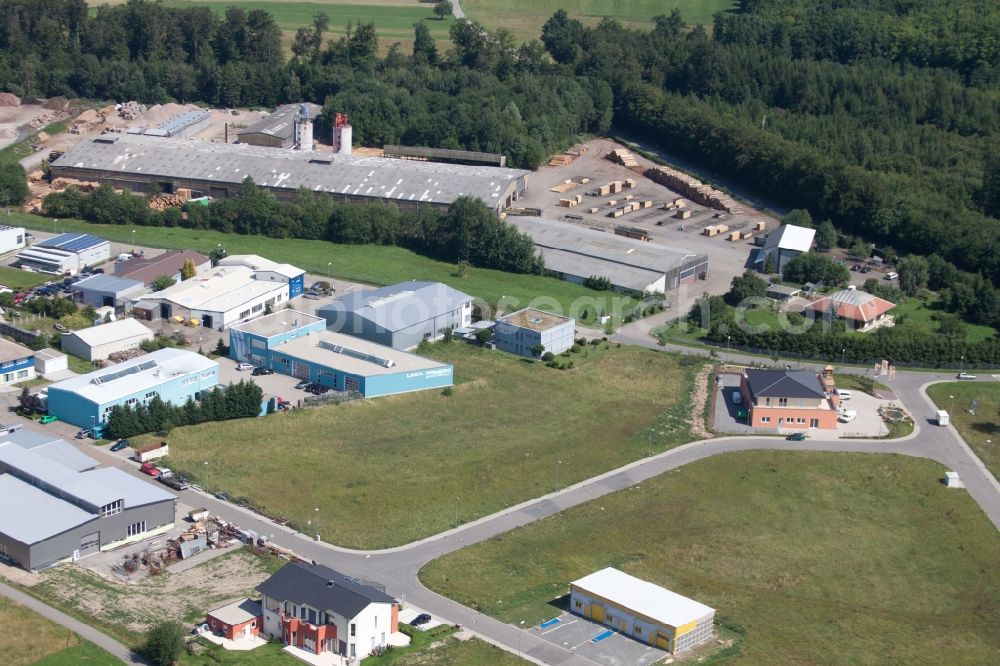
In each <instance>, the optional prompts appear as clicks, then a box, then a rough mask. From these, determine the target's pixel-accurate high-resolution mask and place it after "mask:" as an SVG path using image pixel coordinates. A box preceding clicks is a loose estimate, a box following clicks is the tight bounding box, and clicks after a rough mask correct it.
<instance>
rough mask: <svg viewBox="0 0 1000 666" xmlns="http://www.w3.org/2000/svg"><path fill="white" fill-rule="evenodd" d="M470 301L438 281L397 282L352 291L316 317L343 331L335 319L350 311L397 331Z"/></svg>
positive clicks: (470, 298)
mask: <svg viewBox="0 0 1000 666" xmlns="http://www.w3.org/2000/svg"><path fill="white" fill-rule="evenodd" d="M471 301H472V297H471V296H469V295H468V294H463V293H462V292H460V291H458V290H457V289H452V288H451V287H449V286H448V285H446V284H443V283H441V282H400V283H399V284H394V285H390V286H388V287H380V288H379V289H369V290H367V291H353V292H351V293H349V294H346V295H344V296H343V297H341V298H338V299H336V300H334V301H333V302H331V303H330V304H329V305H325V306H323V307H321V308H320V309H319V310H317V311H316V314H318V315H319V316H321V317H323V318H324V319H327V321H329V322H330V327H331V330H334V331H339V330H343V326H344V325H345V324H346V322H344V321H340V319H341V317H339V316H338V315H339V313H342V312H353V313H354V314H355V315H356V316H358V317H362V318H364V319H367V320H368V321H370V322H372V323H373V324H374V325H375V326H378V327H379V328H383V329H385V330H387V331H400V330H403V329H406V328H409V327H411V326H413V325H415V324H419V323H420V322H423V321H427V320H428V319H433V318H434V317H440V316H441V315H444V314H447V313H449V312H453V311H455V310H457V309H458V308H460V307H462V306H463V305H464V304H466V303H469V302H471ZM345 332H347V333H350V332H351V331H345Z"/></svg>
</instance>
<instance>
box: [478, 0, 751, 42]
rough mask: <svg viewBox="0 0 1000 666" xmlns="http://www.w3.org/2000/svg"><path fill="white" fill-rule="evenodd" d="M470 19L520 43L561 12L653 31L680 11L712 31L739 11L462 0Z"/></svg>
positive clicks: (643, 1)
mask: <svg viewBox="0 0 1000 666" xmlns="http://www.w3.org/2000/svg"><path fill="white" fill-rule="evenodd" d="M460 4H461V5H462V9H463V10H464V11H465V14H466V16H468V17H469V18H470V19H472V20H475V21H479V22H480V23H482V24H483V25H484V26H486V27H487V28H489V29H490V30H495V29H497V28H505V29H507V30H509V31H510V32H511V33H513V35H514V37H515V38H517V40H518V41H528V40H529V39H537V38H540V37H541V34H542V25H544V24H545V22H546V21H547V20H549V18H550V17H551V16H552V15H553V14H555V13H556V11H557V10H559V9H565V10H566V13H567V14H569V15H570V17H572V18H575V19H578V20H580V21H581V22H583V23H584V24H585V25H590V26H594V25H597V24H598V23H600V22H601V20H602V19H604V18H612V19H614V20H616V21H618V22H619V23H621V24H622V25H623V26H625V27H626V28H636V29H640V30H651V29H652V28H653V21H652V19H653V17H654V16H661V15H669V14H670V12H672V11H673V10H674V9H679V10H680V12H681V16H683V17H684V20H685V21H686V22H687V23H688V24H689V25H694V24H701V25H706V26H709V28H711V24H712V16H713V15H714V14H716V13H717V12H722V11H728V10H735V8H736V7H737V6H738V3H737V2H736V1H735V0H461V3H460Z"/></svg>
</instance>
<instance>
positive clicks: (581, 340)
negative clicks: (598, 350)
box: [576, 338, 587, 347]
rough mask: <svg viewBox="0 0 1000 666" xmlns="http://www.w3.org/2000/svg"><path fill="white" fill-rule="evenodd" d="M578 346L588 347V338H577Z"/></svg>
mask: <svg viewBox="0 0 1000 666" xmlns="http://www.w3.org/2000/svg"><path fill="white" fill-rule="evenodd" d="M576 344H578V345H580V346H581V347H583V346H586V344H587V338H577V339H576Z"/></svg>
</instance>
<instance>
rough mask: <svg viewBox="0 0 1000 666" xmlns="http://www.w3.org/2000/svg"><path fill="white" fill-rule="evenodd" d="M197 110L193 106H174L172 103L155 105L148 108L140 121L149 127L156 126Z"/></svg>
mask: <svg viewBox="0 0 1000 666" xmlns="http://www.w3.org/2000/svg"><path fill="white" fill-rule="evenodd" d="M197 108H198V107H197V106H195V105H194V104H174V103H173V102H171V103H169V104H157V105H156V106H151V107H149V109H148V110H147V111H146V113H144V114H143V115H142V119H143V120H145V121H146V122H148V123H150V124H151V125H158V124H160V123H162V122H166V121H168V120H170V119H171V118H173V117H174V116H176V115H178V114H180V113H184V112H185V111H190V110H191V109H197Z"/></svg>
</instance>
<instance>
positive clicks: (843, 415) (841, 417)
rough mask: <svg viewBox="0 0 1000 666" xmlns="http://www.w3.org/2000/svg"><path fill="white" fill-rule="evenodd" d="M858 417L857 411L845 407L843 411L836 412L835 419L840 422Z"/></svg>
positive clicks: (846, 421)
mask: <svg viewBox="0 0 1000 666" xmlns="http://www.w3.org/2000/svg"><path fill="white" fill-rule="evenodd" d="M856 418H858V413H857V412H856V411H854V410H853V409H845V410H844V411H842V412H840V413H839V414H837V420H838V421H840V422H841V423H850V422H851V421H853V420H854V419H856Z"/></svg>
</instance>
